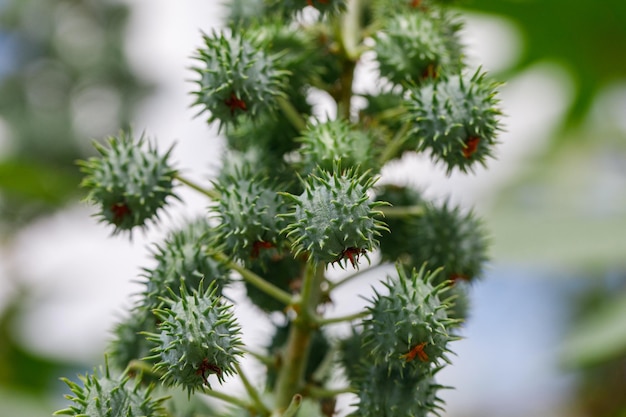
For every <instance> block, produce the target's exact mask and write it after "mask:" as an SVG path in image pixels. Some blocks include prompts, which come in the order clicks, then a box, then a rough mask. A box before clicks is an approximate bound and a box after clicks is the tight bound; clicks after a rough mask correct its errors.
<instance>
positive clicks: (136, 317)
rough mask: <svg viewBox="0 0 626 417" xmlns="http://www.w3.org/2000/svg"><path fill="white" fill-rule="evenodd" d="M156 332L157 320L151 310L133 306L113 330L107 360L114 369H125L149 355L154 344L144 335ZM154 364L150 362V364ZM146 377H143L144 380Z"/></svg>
mask: <svg viewBox="0 0 626 417" xmlns="http://www.w3.org/2000/svg"><path fill="white" fill-rule="evenodd" d="M156 331H157V318H156V316H155V315H154V313H153V312H152V311H151V310H148V309H146V308H142V307H141V306H135V308H133V309H132V311H131V312H130V314H129V315H128V317H126V318H125V319H124V320H123V321H121V322H119V323H117V324H116V325H115V327H114V329H113V335H114V338H113V341H112V342H111V345H110V346H109V349H108V355H109V356H108V358H109V359H110V362H111V365H112V366H113V367H115V368H116V369H120V370H123V369H126V367H127V366H128V364H129V363H130V362H131V361H133V360H141V359H143V358H145V357H146V356H148V355H150V351H151V350H152V349H153V348H154V347H155V345H154V343H153V342H151V341H149V340H148V339H146V337H145V333H154V332H156ZM154 363H155V362H154V361H152V364H154ZM145 378H146V376H144V379H145Z"/></svg>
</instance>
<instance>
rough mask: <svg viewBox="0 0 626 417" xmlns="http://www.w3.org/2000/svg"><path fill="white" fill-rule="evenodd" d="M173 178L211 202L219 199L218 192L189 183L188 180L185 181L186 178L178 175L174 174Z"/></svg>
mask: <svg viewBox="0 0 626 417" xmlns="http://www.w3.org/2000/svg"><path fill="white" fill-rule="evenodd" d="M174 178H176V179H177V180H178V181H179V182H182V183H183V184H185V185H186V186H188V187H190V188H193V189H194V190H196V191H198V192H199V193H201V194H204V195H206V196H207V197H209V198H210V199H211V200H218V199H219V198H220V192H219V191H217V190H210V189H206V188H204V187H202V186H201V185H198V184H196V183H195V182H193V181H191V180H190V179H187V178H185V177H183V176H181V175H180V174H175V175H174Z"/></svg>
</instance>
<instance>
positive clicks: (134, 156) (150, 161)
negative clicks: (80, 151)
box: [79, 132, 177, 234]
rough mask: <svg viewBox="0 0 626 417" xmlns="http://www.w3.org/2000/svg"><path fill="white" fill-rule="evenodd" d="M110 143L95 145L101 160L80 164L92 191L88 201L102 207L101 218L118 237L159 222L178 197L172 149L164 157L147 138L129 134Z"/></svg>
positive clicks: (85, 184)
mask: <svg viewBox="0 0 626 417" xmlns="http://www.w3.org/2000/svg"><path fill="white" fill-rule="evenodd" d="M106 144H107V145H108V146H104V145H101V144H97V143H96V144H94V146H95V148H96V150H97V151H98V152H99V153H100V157H92V158H89V159H88V160H86V161H79V165H80V167H81V171H82V172H83V173H84V174H85V177H84V178H83V181H82V182H81V186H82V187H85V188H87V189H88V190H89V194H88V195H87V200H88V201H92V202H94V203H95V204H97V205H98V206H99V209H100V210H99V212H98V213H97V217H99V219H100V221H102V222H105V223H109V224H111V225H113V226H114V228H115V229H114V231H113V233H114V234H117V233H119V232H121V231H124V230H131V229H133V228H135V227H145V226H146V223H147V221H148V220H152V221H156V219H157V218H158V212H159V210H160V209H161V208H163V207H164V206H165V205H166V202H167V199H168V197H175V198H177V197H176V196H175V194H174V192H173V188H174V185H173V179H174V176H175V174H176V170H174V169H173V168H172V167H171V166H170V163H169V156H170V152H171V150H172V149H171V148H170V149H169V150H168V151H167V152H166V153H165V154H164V155H160V154H159V153H158V151H157V149H156V147H155V146H154V145H152V144H150V143H148V141H147V140H146V138H145V137H144V136H143V135H142V136H141V137H140V138H139V139H138V140H134V139H133V138H132V136H131V134H130V133H126V132H122V133H120V134H119V135H118V136H117V137H109V138H108V140H107V143H106ZM146 147H147V148H146Z"/></svg>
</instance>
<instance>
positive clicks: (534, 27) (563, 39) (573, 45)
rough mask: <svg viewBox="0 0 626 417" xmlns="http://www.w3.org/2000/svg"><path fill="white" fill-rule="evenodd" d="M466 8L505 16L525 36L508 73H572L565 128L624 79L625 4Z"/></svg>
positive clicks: (550, 1) (473, 2) (508, 0)
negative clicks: (549, 69)
mask: <svg viewBox="0 0 626 417" xmlns="http://www.w3.org/2000/svg"><path fill="white" fill-rule="evenodd" d="M466 6H467V8H468V9H469V10H473V11H477V12H485V13H494V14H499V15H502V16H504V17H507V18H509V19H511V20H512V21H513V22H515V23H516V24H517V25H518V26H519V28H520V29H521V30H522V31H523V34H524V36H525V48H524V50H523V51H522V58H521V59H520V61H519V62H518V64H517V65H516V67H515V68H513V69H512V71H520V70H523V69H525V68H527V67H528V66H529V65H531V64H534V63H536V62H537V61H542V60H550V61H554V62H556V63H558V64H562V65H564V66H565V67H566V69H567V70H568V71H571V73H572V74H573V76H574V81H575V82H576V83H577V87H578V91H577V92H576V97H575V101H574V103H573V104H572V107H571V109H570V112H569V114H568V116H567V125H569V126H572V125H575V124H576V123H577V122H578V121H579V120H580V119H581V117H582V116H584V115H585V114H586V112H587V111H588V109H589V107H590V105H591V102H592V100H593V99H594V98H595V96H596V94H597V93H598V91H599V90H600V89H601V88H603V87H606V86H607V85H608V84H609V83H611V82H613V81H616V80H620V79H621V80H623V79H624V78H626V53H624V45H626V2H625V1H624V0H601V1H597V2H589V1H586V0H568V1H563V0H526V1H520V0H468V1H467V2H466ZM507 77H508V76H507Z"/></svg>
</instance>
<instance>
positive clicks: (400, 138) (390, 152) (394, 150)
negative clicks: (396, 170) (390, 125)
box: [379, 123, 411, 165]
mask: <svg viewBox="0 0 626 417" xmlns="http://www.w3.org/2000/svg"><path fill="white" fill-rule="evenodd" d="M410 128H411V125H410V124H409V123H405V124H404V125H402V127H401V128H400V129H399V130H398V131H397V132H396V134H395V135H394V137H393V139H391V141H390V142H389V143H388V144H387V146H386V147H385V150H384V151H383V153H382V154H381V155H380V158H379V163H380V164H381V165H384V164H385V162H387V161H390V160H391V159H393V158H395V157H396V156H398V154H399V153H400V152H401V151H402V147H403V146H402V145H404V142H405V141H406V140H407V138H408V135H407V133H408V131H409V129H410Z"/></svg>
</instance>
